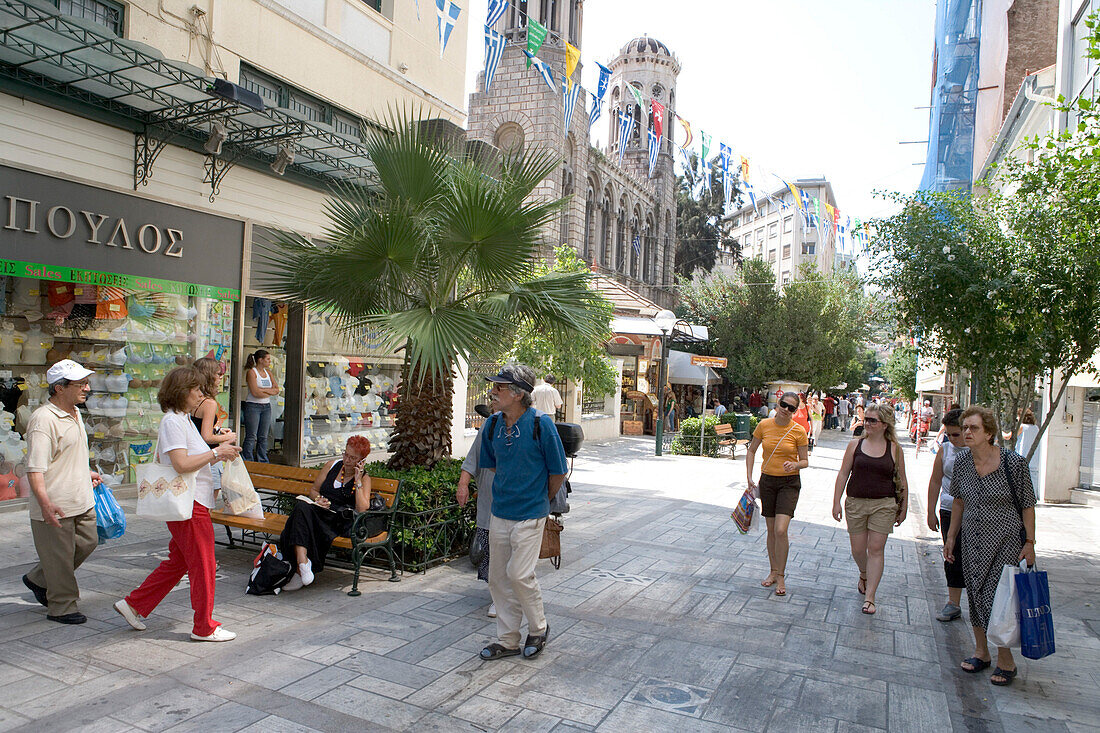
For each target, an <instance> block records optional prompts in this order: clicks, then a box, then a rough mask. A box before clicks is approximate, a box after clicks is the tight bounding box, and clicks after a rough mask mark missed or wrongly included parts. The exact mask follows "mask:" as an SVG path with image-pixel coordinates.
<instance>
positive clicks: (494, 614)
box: [485, 603, 497, 618]
mask: <svg viewBox="0 0 1100 733" xmlns="http://www.w3.org/2000/svg"><path fill="white" fill-rule="evenodd" d="M485 615H486V616H488V617H489V618H496V617H497V604H495V603H490V604H489V612H488V613H487V614H485Z"/></svg>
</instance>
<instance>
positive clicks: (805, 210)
mask: <svg viewBox="0 0 1100 733" xmlns="http://www.w3.org/2000/svg"><path fill="white" fill-rule="evenodd" d="M798 195H799V196H800V197H801V198H802V204H803V206H802V220H803V221H805V222H806V226H809V227H813V228H814V229H817V217H816V216H814V212H813V210H812V209H811V208H810V201H811V198H810V194H808V193H806V189H804V188H800V189H798Z"/></svg>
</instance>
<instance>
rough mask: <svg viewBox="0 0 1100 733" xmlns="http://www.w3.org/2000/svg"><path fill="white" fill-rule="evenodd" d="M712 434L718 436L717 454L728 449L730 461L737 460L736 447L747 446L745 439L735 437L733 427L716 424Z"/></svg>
mask: <svg viewBox="0 0 1100 733" xmlns="http://www.w3.org/2000/svg"><path fill="white" fill-rule="evenodd" d="M714 432H715V433H717V434H718V450H719V452H721V450H722V449H723V448H726V447H728V448H729V449H730V460H733V459H735V458H737V446H739V445H748V444H749V441H748V440H746V439H745V438H738V437H736V435H735V433H734V432H733V426H732V425H730V424H729V423H718V424H717V425H715V426H714Z"/></svg>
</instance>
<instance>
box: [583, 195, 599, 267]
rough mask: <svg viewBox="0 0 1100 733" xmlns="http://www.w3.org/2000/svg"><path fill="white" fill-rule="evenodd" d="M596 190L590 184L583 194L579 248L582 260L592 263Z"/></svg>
mask: <svg viewBox="0 0 1100 733" xmlns="http://www.w3.org/2000/svg"><path fill="white" fill-rule="evenodd" d="M595 198H596V192H595V191H593V190H592V186H591V185H589V186H588V190H587V191H585V194H584V244H583V245H582V249H581V257H582V258H584V261H585V262H587V263H589V264H591V263H592V250H593V241H592V240H593V238H594V237H595V234H596V233H595V232H594V231H593V221H592V218H593V217H594V216H595V214H596V211H595V206H596V202H595Z"/></svg>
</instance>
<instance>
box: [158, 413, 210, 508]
mask: <svg viewBox="0 0 1100 733" xmlns="http://www.w3.org/2000/svg"><path fill="white" fill-rule="evenodd" d="M177 448H184V449H186V450H187V455H189V456H201V455H210V446H208V445H207V444H206V441H205V440H203V439H202V435H201V434H200V433H199V429H198V428H196V427H195V423H194V421H193V420H192V419H191V416H190V415H184V414H183V413H182V412H167V413H165V415H164V417H163V418H161V421H160V429H159V430H158V431H157V460H158V461H160V463H162V464H163V465H165V466H170V465H172V459H170V458H169V457H168V451H173V450H176V449H177ZM195 501H197V502H198V503H200V504H202V505H203V506H204V507H206V508H207V509H213V508H214V477H213V475H212V474H211V473H210V466H203V467H202V468H200V469H199V470H198V472H197V473H196V474H195Z"/></svg>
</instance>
